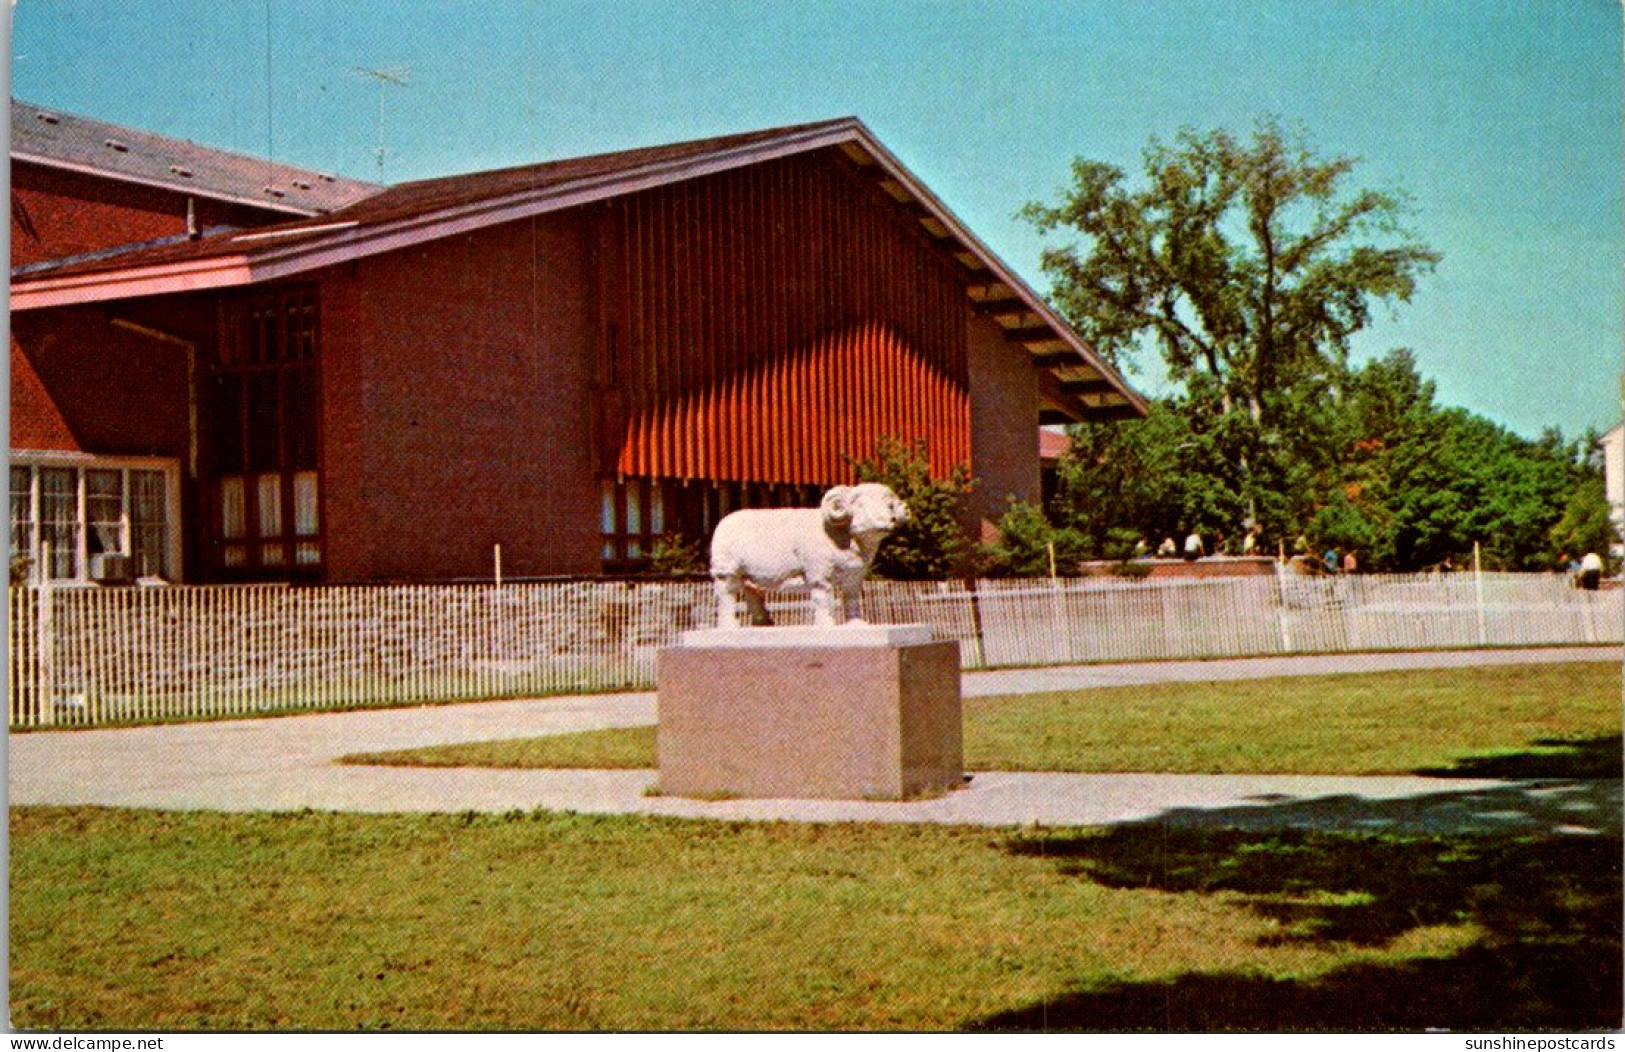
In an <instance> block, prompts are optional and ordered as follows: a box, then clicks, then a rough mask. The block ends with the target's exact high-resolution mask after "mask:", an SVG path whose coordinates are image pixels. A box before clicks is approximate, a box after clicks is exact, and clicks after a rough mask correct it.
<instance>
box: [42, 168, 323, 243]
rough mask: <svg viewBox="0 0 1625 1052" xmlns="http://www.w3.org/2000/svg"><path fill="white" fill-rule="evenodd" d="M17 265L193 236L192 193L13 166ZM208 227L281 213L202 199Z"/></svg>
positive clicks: (200, 212) (276, 217) (200, 211)
mask: <svg viewBox="0 0 1625 1052" xmlns="http://www.w3.org/2000/svg"><path fill="white" fill-rule="evenodd" d="M11 180H12V181H11V265H12V266H14V267H17V266H22V265H24V264H28V263H38V262H41V261H43V260H47V259H58V258H61V257H63V256H76V255H81V254H84V253H87V252H96V251H99V250H101V249H104V248H111V247H113V246H115V245H127V244H130V243H132V242H137V241H151V240H154V239H156V238H162V237H170V236H172V235H176V234H184V233H186V197H187V195H186V194H182V193H176V192H173V191H169V190H161V189H158V188H155V187H146V186H139V185H136V184H133V183H123V182H119V181H117V180H112V179H99V178H96V177H94V176H90V175H84V174H80V173H77V172H65V171H61V170H59V169H53V168H46V167H43V166H40V165H34V164H28V163H24V162H15V163H13V164H12V166H11ZM195 210H196V217H197V223H198V225H199V227H200V228H204V227H211V226H217V225H222V224H224V225H230V226H238V227H248V226H263V225H265V224H266V223H271V222H279V221H281V220H285V219H289V218H292V217H291V216H289V215H285V214H282V213H278V212H270V211H264V210H261V209H254V208H247V207H240V206H235V205H229V204H224V203H220V202H215V201H211V200H208V199H206V198H197V199H196V205H195Z"/></svg>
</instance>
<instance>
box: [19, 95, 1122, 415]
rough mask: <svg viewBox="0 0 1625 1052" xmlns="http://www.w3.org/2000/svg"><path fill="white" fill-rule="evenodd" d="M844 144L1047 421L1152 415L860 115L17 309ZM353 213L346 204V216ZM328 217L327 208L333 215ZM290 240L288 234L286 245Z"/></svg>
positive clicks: (113, 282)
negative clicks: (956, 288) (1033, 380)
mask: <svg viewBox="0 0 1625 1052" xmlns="http://www.w3.org/2000/svg"><path fill="white" fill-rule="evenodd" d="M828 147H836V148H839V149H840V150H842V151H843V152H844V153H845V154H846V156H847V157H848V158H849V159H850V160H851V161H852V162H853V163H854V164H855V165H856V166H857V167H858V168H859V169H867V170H868V171H869V173H870V175H871V177H872V178H873V179H874V181H875V182H876V183H877V184H878V185H879V187H880V189H881V190H882V191H883V192H885V193H886V194H887V195H889V196H890V197H891V198H892V199H893V200H895V201H896V202H897V203H898V204H899V206H901V207H903V208H904V209H906V210H907V211H909V212H910V213H911V214H912V215H913V216H914V217H915V218H916V219H917V221H918V222H919V224H920V226H921V227H922V228H923V229H924V231H925V232H926V233H927V234H928V235H929V236H930V237H931V238H932V239H933V240H934V241H935V242H936V243H937V244H938V245H939V247H940V248H941V249H942V250H943V251H944V252H946V253H947V254H948V255H949V256H950V257H952V258H953V259H955V260H957V261H958V263H959V265H960V266H961V267H963V269H964V279H965V287H966V294H967V296H968V297H969V299H970V301H971V305H972V309H974V310H976V311H978V312H979V313H982V314H985V315H986V316H988V317H990V318H991V319H992V320H993V321H994V322H995V323H996V324H997V325H998V326H999V328H1000V329H1001V330H1002V331H1003V333H1004V335H1005V338H1006V339H1007V340H1009V341H1010V342H1012V343H1016V344H1018V345H1020V346H1022V347H1023V348H1024V349H1025V350H1026V352H1027V354H1028V355H1029V356H1030V357H1031V359H1032V362H1033V364H1034V366H1035V367H1036V368H1037V369H1038V370H1039V371H1040V374H1041V382H1040V417H1041V420H1042V421H1043V422H1045V423H1050V422H1060V421H1067V420H1072V421H1084V420H1101V419H1121V418H1123V417H1128V416H1143V415H1145V413H1146V412H1148V410H1149V406H1148V405H1147V403H1146V401H1145V399H1144V398H1143V397H1141V396H1140V395H1139V394H1138V393H1137V392H1135V391H1134V390H1133V389H1132V388H1131V387H1129V385H1128V383H1127V382H1126V381H1125V380H1124V379H1123V377H1122V376H1121V375H1120V374H1119V373H1118V372H1117V370H1116V369H1114V368H1113V367H1112V366H1111V365H1110V364H1109V363H1107V362H1106V361H1105V360H1104V359H1102V358H1100V357H1099V355H1097V354H1096V353H1095V352H1094V350H1093V349H1092V348H1090V347H1089V346H1088V345H1087V344H1085V343H1084V342H1083V340H1082V339H1081V338H1080V337H1079V336H1078V335H1077V333H1075V332H1074V331H1073V330H1072V328H1071V326H1070V325H1068V324H1067V322H1066V321H1065V320H1064V319H1063V318H1061V317H1060V315H1059V314H1057V313H1056V312H1055V310H1054V309H1053V308H1051V307H1050V306H1049V305H1048V304H1047V303H1045V302H1044V301H1043V299H1042V298H1041V297H1040V296H1039V295H1038V294H1037V293H1035V292H1034V291H1033V290H1032V289H1031V288H1029V287H1028V286H1027V285H1026V283H1025V282H1023V281H1022V280H1021V279H1020V278H1018V277H1016V275H1015V274H1014V273H1013V272H1012V271H1011V270H1010V269H1009V268H1008V267H1007V266H1005V264H1004V263H1003V261H1001V260H1000V259H999V258H998V256H997V255H996V254H994V253H993V252H992V251H991V250H990V249H989V248H988V247H987V246H986V245H984V244H983V243H982V242H981V240H980V239H978V238H977V237H976V236H975V235H974V234H972V233H971V232H970V230H969V229H968V228H967V227H966V226H965V225H964V224H963V223H961V222H960V221H959V219H958V217H956V216H955V215H954V214H953V213H952V212H951V211H950V210H949V209H948V208H947V206H946V205H944V204H943V203H942V202H941V201H940V200H938V199H937V197H936V195H935V194H933V193H932V192H931V191H930V189H928V188H927V187H926V186H925V185H924V184H923V183H921V182H920V181H919V180H918V179H917V178H916V177H915V176H914V175H913V173H911V172H910V171H909V170H908V169H907V168H906V167H905V166H904V165H903V164H902V162H901V161H899V160H898V159H897V158H896V157H895V156H893V155H892V153H891V152H890V151H889V150H887V149H886V148H885V147H884V146H883V145H881V143H880V141H879V140H878V139H876V138H875V136H874V135H873V133H871V132H870V131H869V129H868V128H867V127H866V126H865V125H864V124H863V123H862V122H861V121H858V120H856V119H851V120H844V121H835V122H830V123H828V124H823V125H816V126H813V127H810V128H804V129H796V130H788V131H786V132H785V133H784V134H783V135H780V136H775V137H773V138H771V139H768V140H765V141H759V142H752V143H747V144H741V145H735V146H723V147H719V148H718V149H716V150H714V151H709V152H706V153H704V154H701V155H699V156H697V157H685V158H679V159H673V160H665V161H650V162H647V163H644V164H641V165H638V166H634V167H632V168H629V169H622V170H617V171H614V172H609V173H603V174H594V175H586V176H582V177H579V178H575V179H569V180H564V181H560V182H557V183H553V184H550V185H547V186H544V187H539V188H536V189H530V190H522V191H517V192H513V193H509V194H504V195H501V196H496V197H491V198H487V199H482V200H479V201H476V202H470V203H462V204H457V205H451V206H447V207H443V208H439V209H434V210H431V211H426V212H423V213H420V214H416V215H412V216H409V217H405V218H398V219H393V220H385V221H379V222H374V223H362V224H345V223H335V222H332V221H331V220H327V221H325V222H320V223H317V222H309V221H307V222H304V223H301V224H297V225H286V226H283V227H281V228H278V227H269V228H262V229H259V230H255V231H251V232H247V233H242V234H236V235H222V236H221V237H220V239H219V240H218V241H217V247H219V249H220V250H219V251H217V252H213V253H210V254H208V255H204V256H202V257H200V258H194V259H187V260H184V261H179V262H166V263H157V264H152V265H145V266H143V265H141V264H139V263H136V264H133V265H131V266H128V267H109V268H104V269H100V270H96V271H92V272H83V273H79V274H64V275H59V276H55V277H53V276H52V275H51V274H50V273H49V272H46V273H43V274H41V275H39V276H38V277H27V278H20V279H15V280H14V283H13V285H12V287H11V308H12V310H13V311H28V310H38V309H42V308H48V307H60V306H69V305H74V304H83V303H95V302H102V301H108V300H121V299H130V298H135V297H142V296H157V295H166V294H172V293H180V292H196V291H201V290H206V289H218V288H230V287H234V286H240V285H250V284H257V283H260V282H268V281H277V280H281V279H285V278H290V277H294V276H297V275H301V274H305V273H308V272H310V271H313V270H318V269H321V268H324V267H328V266H332V265H335V264H339V263H345V262H349V261H351V260H356V259H361V258H365V257H368V256H373V255H379V254H381V253H385V252H393V251H397V250H399V249H403V248H409V247H412V246H414V245H418V244H421V243H424V242H427V241H433V240H437V239H439V238H445V237H452V236H456V235H459V234H465V233H470V232H473V231H476V230H480V229H483V228H486V227H491V226H496V225H499V224H502V223H510V222H513V221H515V220H522V219H528V218H530V217H532V216H537V215H541V214H544V213H548V212H555V211H561V210H563V209H568V208H575V207H578V206H581V205H585V204H590V203H593V202H596V201H603V200H607V199H609V198H613V197H619V196H622V195H625V194H631V193H637V192H639V191H642V190H648V189H653V188H656V187H660V186H665V185H668V184H672V183H677V182H683V181H686V180H690V179H696V178H700V177H703V176H707V175H713V174H718V173H721V172H726V171H730V170H733V169H737V168H741V167H745V166H748V165H753V164H760V163H762V162H764V161H770V160H775V159H778V158H782V157H790V156H794V155H797V154H803V153H807V152H810V151H813V150H819V149H824V148H828ZM340 216H342V212H341V213H338V214H335V215H334V216H333V218H334V219H337V218H339V217H340ZM324 218H325V217H324ZM284 239H285V240H286V243H285V244H282V243H279V242H280V241H282V240H284Z"/></svg>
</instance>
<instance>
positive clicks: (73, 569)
mask: <svg viewBox="0 0 1625 1052" xmlns="http://www.w3.org/2000/svg"><path fill="white" fill-rule="evenodd" d="M78 475H79V473H78V472H76V471H74V470H73V469H72V468H45V469H43V470H42V471H41V472H40V551H41V558H43V559H45V560H46V562H45V574H46V576H48V577H50V578H52V579H53V580H67V579H70V578H74V577H78V576H80V573H81V567H80V565H79V524H80V518H79V487H78Z"/></svg>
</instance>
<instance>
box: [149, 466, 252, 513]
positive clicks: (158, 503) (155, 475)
mask: <svg viewBox="0 0 1625 1052" xmlns="http://www.w3.org/2000/svg"><path fill="white" fill-rule="evenodd" d="M239 485H240V484H239ZM165 490H166V487H165V485H164V473H163V472H162V471H132V472H130V521H131V522H132V523H134V524H135V525H137V526H154V525H159V526H163V525H168V523H169V515H168V514H167V513H166V509H165V505H166V504H167V503H168V499H167V496H166V493H165Z"/></svg>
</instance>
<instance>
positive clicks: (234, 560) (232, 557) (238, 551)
mask: <svg viewBox="0 0 1625 1052" xmlns="http://www.w3.org/2000/svg"><path fill="white" fill-rule="evenodd" d="M220 561H221V562H223V563H225V564H226V565H227V566H242V565H243V564H244V563H245V562H247V549H245V548H244V547H243V546H242V545H240V544H228V545H226V546H225V547H224V548H222V549H221V551H220Z"/></svg>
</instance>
